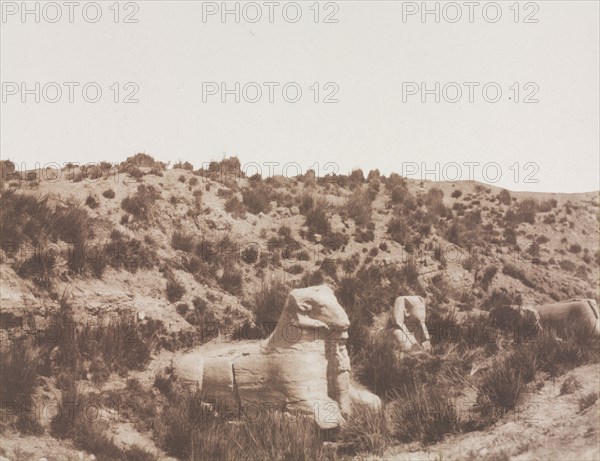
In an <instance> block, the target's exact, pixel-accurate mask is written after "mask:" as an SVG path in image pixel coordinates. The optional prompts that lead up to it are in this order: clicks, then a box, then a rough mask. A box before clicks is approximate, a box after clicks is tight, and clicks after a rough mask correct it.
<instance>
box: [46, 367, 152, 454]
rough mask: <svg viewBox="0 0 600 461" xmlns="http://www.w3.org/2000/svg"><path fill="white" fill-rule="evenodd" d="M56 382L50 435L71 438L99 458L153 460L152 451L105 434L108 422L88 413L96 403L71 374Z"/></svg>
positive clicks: (77, 445)
mask: <svg viewBox="0 0 600 461" xmlns="http://www.w3.org/2000/svg"><path fill="white" fill-rule="evenodd" d="M59 386H60V387H61V403H60V406H59V411H58V414H57V415H56V416H55V417H54V418H53V420H52V422H51V429H52V433H53V435H54V436H56V437H58V438H61V439H64V438H70V439H72V440H73V443H74V444H75V446H76V447H78V448H80V449H84V450H87V451H89V452H91V453H94V455H95V457H96V458H97V459H99V460H101V461H105V460H106V461H108V460H113V459H119V460H123V461H156V460H157V459H158V456H157V455H156V454H153V453H150V452H148V451H146V450H145V449H144V448H142V447H140V446H138V445H133V446H126V447H123V446H119V445H117V444H116V443H115V442H114V441H113V439H112V438H111V437H110V436H109V435H108V432H109V428H108V424H107V423H104V424H103V423H102V421H100V420H98V419H97V418H94V417H90V415H89V408H99V403H98V402H96V401H94V400H93V399H92V398H91V397H89V396H86V395H84V394H83V393H82V392H81V389H80V388H79V386H78V384H77V382H76V381H75V379H74V378H73V376H71V375H63V376H61V378H60V380H59ZM86 410H87V412H86Z"/></svg>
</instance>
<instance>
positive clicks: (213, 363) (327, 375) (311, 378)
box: [173, 285, 381, 428]
mask: <svg viewBox="0 0 600 461" xmlns="http://www.w3.org/2000/svg"><path fill="white" fill-rule="evenodd" d="M349 326H350V321H349V320H348V316H347V315H346V312H345V311H344V309H343V308H342V306H341V305H340V304H339V303H338V301H337V299H336V297H335V295H334V293H333V290H331V288H329V287H328V286H326V285H320V286H315V287H308V288H298V289H294V290H292V291H291V292H290V294H289V296H288V298H287V301H286V303H285V306H284V308H283V312H282V313H281V316H280V318H279V321H278V323H277V326H276V327H275V329H274V331H273V333H272V334H271V335H270V336H269V337H268V338H267V339H266V340H264V341H239V342H228V343H216V342H213V343H210V344H204V345H202V346H200V347H198V348H195V349H193V350H191V351H188V352H186V353H184V354H182V355H180V356H178V357H177V358H176V359H175V360H174V363H173V373H174V375H175V377H176V378H177V379H178V380H179V381H183V382H184V383H187V384H189V385H192V386H194V387H195V388H196V389H198V390H200V391H201V392H202V394H203V395H204V396H206V398H207V399H209V400H212V401H218V402H219V403H221V404H223V403H224V404H226V405H227V406H228V407H230V408H232V409H236V410H237V411H240V412H244V410H245V409H246V410H248V411H249V409H250V408H252V411H254V412H256V411H260V409H263V408H267V407H269V408H276V409H280V410H283V411H287V412H290V413H292V414H300V415H305V416H311V417H313V418H314V419H315V421H316V422H317V423H318V425H319V426H320V427H321V428H333V427H337V426H339V425H340V424H343V423H344V417H346V416H348V415H350V414H351V412H352V411H353V407H354V406H355V405H356V404H359V403H360V404H364V405H367V406H369V407H371V408H373V409H378V408H380V406H381V402H380V400H379V398H378V397H377V396H376V395H374V394H372V393H370V392H368V391H366V390H364V389H362V388H361V387H360V386H359V385H357V384H355V383H353V382H351V378H350V360H349V357H348V351H347V349H346V339H347V338H348V333H347V330H348V327H349Z"/></svg>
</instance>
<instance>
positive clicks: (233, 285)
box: [219, 264, 244, 295]
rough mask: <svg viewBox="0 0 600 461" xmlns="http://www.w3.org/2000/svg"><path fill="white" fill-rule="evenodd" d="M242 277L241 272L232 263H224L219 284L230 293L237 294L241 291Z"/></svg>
mask: <svg viewBox="0 0 600 461" xmlns="http://www.w3.org/2000/svg"><path fill="white" fill-rule="evenodd" d="M243 282H244V278H243V274H242V272H241V271H240V270H239V269H237V268H235V267H234V266H233V265H229V264H228V265H226V266H225V267H224V268H223V275H221V277H220V278H219V285H220V286H221V287H222V288H223V289H224V290H225V291H227V292H228V293H231V294H232V295H239V294H240V293H241V292H242V286H243Z"/></svg>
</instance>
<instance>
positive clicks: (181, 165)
mask: <svg viewBox="0 0 600 461" xmlns="http://www.w3.org/2000/svg"><path fill="white" fill-rule="evenodd" d="M173 169H174V170H178V169H179V170H188V171H193V170H194V165H192V164H191V163H190V162H182V161H181V160H180V161H178V162H175V163H174V164H173Z"/></svg>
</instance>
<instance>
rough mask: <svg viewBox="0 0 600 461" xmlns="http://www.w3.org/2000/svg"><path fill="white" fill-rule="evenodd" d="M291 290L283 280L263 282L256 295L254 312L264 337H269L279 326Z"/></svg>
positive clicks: (254, 296)
mask: <svg viewBox="0 0 600 461" xmlns="http://www.w3.org/2000/svg"><path fill="white" fill-rule="evenodd" d="M291 288H292V287H291V286H290V285H288V284H287V283H286V282H284V281H283V280H278V279H276V280H273V281H271V282H268V283H267V282H263V283H262V285H261V287H260V290H258V291H257V292H256V293H254V295H253V297H252V305H253V309H252V310H253V312H254V315H255V317H256V324H257V325H258V327H259V328H260V329H261V330H262V332H263V334H264V335H266V336H268V335H269V334H270V333H271V332H272V330H273V326H274V325H276V324H277V321H278V320H279V316H280V315H281V312H282V311H283V306H284V305H285V302H286V301H287V297H288V294H289V292H290V290H291Z"/></svg>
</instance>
